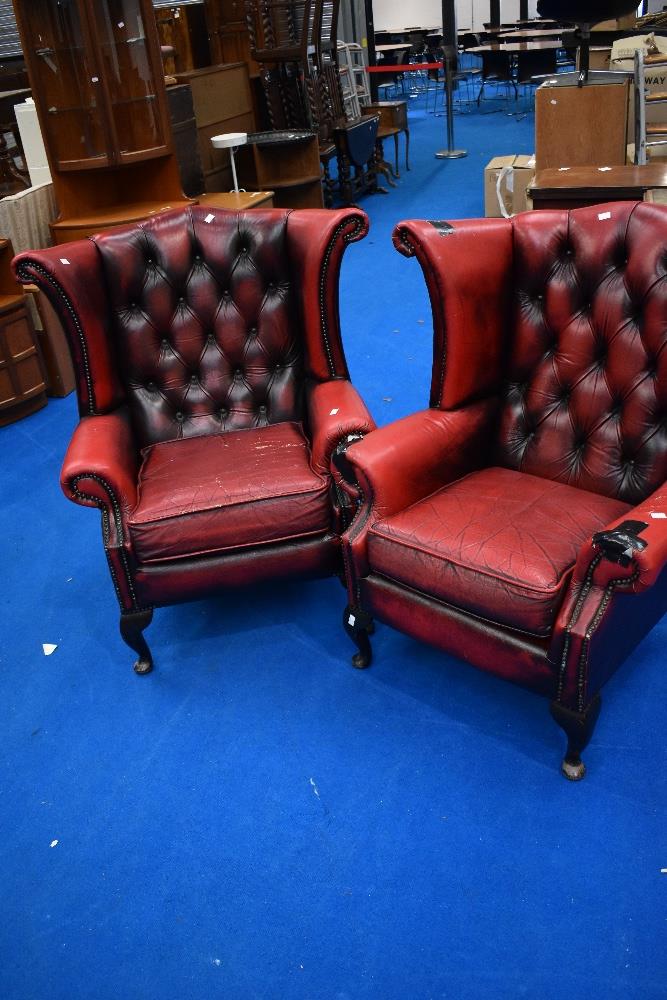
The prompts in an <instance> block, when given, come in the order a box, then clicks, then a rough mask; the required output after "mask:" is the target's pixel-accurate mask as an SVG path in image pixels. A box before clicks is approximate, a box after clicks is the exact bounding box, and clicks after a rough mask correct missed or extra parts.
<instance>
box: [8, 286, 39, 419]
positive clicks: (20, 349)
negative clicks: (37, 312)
mask: <svg viewBox="0 0 667 1000" xmlns="http://www.w3.org/2000/svg"><path fill="white" fill-rule="evenodd" d="M0 357H1V358H2V360H1V361H0V409H3V408H4V407H7V406H13V405H15V404H16V403H19V402H20V401H21V400H25V399H30V398H31V397H32V396H35V395H37V394H38V393H40V392H43V391H44V389H45V387H46V386H45V382H44V376H43V373H42V366H41V364H40V360H39V355H38V353H37V348H36V347H35V340H34V334H33V331H32V326H31V324H30V320H29V319H28V314H27V312H26V309H25V306H20V307H19V308H18V309H17V310H16V311H14V312H13V313H12V314H11V316H10V317H7V318H5V321H4V322H3V323H2V324H1V325H0Z"/></svg>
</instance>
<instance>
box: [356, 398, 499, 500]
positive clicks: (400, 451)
mask: <svg viewBox="0 0 667 1000" xmlns="http://www.w3.org/2000/svg"><path fill="white" fill-rule="evenodd" d="M495 412H496V400H495V399H493V400H483V401H481V402H479V403H474V404H472V405H470V406H466V407H464V408H463V409H460V410H452V411H443V410H434V409H430V410H420V411H419V412H417V413H412V414H410V416H408V417H403V419H401V420H396V421H395V422H394V423H392V424H388V425H387V426H386V427H380V428H379V429H378V430H376V431H374V432H373V434H370V435H369V436H368V437H367V438H364V439H363V440H362V441H355V442H354V443H353V444H351V445H350V446H349V448H348V449H347V450H346V452H345V458H346V461H347V464H348V467H349V468H351V470H352V472H353V474H354V475H355V477H356V482H357V483H358V485H359V487H360V488H361V492H362V494H363V495H364V499H365V500H366V501H367V502H368V503H371V504H372V506H373V508H374V511H375V514H376V515H377V516H378V517H387V516H389V515H391V514H395V513H396V512H397V511H399V510H404V509H405V508H406V507H409V506H410V505H411V504H413V503H416V502H417V501H418V500H422V499H423V498H424V497H426V496H428V495H429V494H430V493H433V492H434V491H435V490H437V489H439V488H440V487H442V486H445V485H446V484H447V483H450V482H453V480H455V479H458V478H459V477H460V476H464V475H466V473H468V472H471V471H472V470H473V469H477V468H480V467H481V466H482V465H484V463H485V461H486V458H487V453H486V452H487V448H488V440H489V436H488V434H487V433H486V432H487V430H488V427H489V423H490V421H491V419H492V418H493V415H494V414H495Z"/></svg>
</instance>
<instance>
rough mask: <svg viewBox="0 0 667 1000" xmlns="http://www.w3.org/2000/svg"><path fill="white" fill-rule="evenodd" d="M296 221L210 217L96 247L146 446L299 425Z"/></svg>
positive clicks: (278, 216) (157, 226)
mask: <svg viewBox="0 0 667 1000" xmlns="http://www.w3.org/2000/svg"><path fill="white" fill-rule="evenodd" d="M287 219H288V213H272V214H271V216H270V217H269V219H267V217H266V213H257V215H255V213H252V212H248V213H245V214H244V215H237V214H236V213H231V212H230V213H228V214H227V213H225V214H222V215H221V214H220V213H218V217H217V219H216V225H214V226H212V225H210V221H211V220H210V218H209V222H208V223H207V221H206V220H207V212H206V210H205V209H201V208H193V209H192V210H191V211H190V212H189V213H188V223H187V225H184V219H183V215H182V214H181V213H175V214H173V213H169V214H168V215H165V216H163V217H156V218H155V219H153V220H151V221H150V222H149V223H146V224H144V225H143V226H142V227H141V228H138V229H137V230H136V231H135V232H134V234H133V235H132V236H131V237H130V238H129V239H128V235H127V233H126V232H123V233H119V234H115V233H113V232H112V233H110V234H108V235H105V236H103V237H98V238H97V240H96V244H97V247H98V250H99V252H100V255H101V259H102V266H103V270H104V276H105V280H106V285H107V293H108V296H109V301H110V304H111V316H112V320H111V327H112V328H111V330H110V331H109V332H110V336H111V338H112V340H113V342H114V346H115V350H116V360H117V365H118V369H119V372H120V377H121V380H122V382H123V385H124V389H125V393H126V397H127V402H128V405H129V409H130V412H131V416H132V422H133V425H134V429H135V433H136V436H137V439H138V441H139V442H140V444H141V445H142V446H145V445H148V444H154V443H156V442H158V441H164V440H169V439H172V438H177V437H193V436H197V435H201V434H209V433H214V432H220V431H227V430H239V429H242V428H247V427H257V426H265V425H267V424H272V423H278V422H281V421H285V420H300V419H301V417H302V399H301V391H300V386H301V376H302V352H303V346H302V343H301V337H300V332H299V331H300V328H299V324H298V322H297V321H296V319H295V307H294V301H293V300H294V295H293V289H292V276H291V273H290V259H289V254H288V251H287V245H286V229H287Z"/></svg>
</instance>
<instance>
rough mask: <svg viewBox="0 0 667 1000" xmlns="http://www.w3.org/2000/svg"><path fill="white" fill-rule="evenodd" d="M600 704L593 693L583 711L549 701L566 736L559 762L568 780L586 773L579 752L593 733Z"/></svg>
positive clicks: (573, 779) (586, 744)
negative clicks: (565, 743)
mask: <svg viewBox="0 0 667 1000" xmlns="http://www.w3.org/2000/svg"><path fill="white" fill-rule="evenodd" d="M601 705H602V701H601V699H600V695H599V694H596V695H595V697H594V698H593V700H592V701H591V703H590V705H589V706H588V708H586V709H585V711H583V712H577V711H575V710H574V709H572V708H566V707H565V705H561V704H560V702H558V701H552V702H551V715H552V716H553V718H554V720H555V721H556V722H557V723H558V725H559V726H560V727H561V729H562V730H564V732H565V735H566V736H567V753H566V754H565V757H564V759H563V763H562V764H561V772H562V773H563V774H564V775H565V777H566V778H568V779H569V780H570V781H581V779H582V778H583V776H584V775H585V774H586V768H585V766H584V762H583V761H582V759H581V754H582V752H583V751H584V750H585V749H586V747H587V746H588V743H589V740H590V738H591V736H592V735H593V730H594V729H595V723H596V722H597V721H598V716H599V714H600V707H601Z"/></svg>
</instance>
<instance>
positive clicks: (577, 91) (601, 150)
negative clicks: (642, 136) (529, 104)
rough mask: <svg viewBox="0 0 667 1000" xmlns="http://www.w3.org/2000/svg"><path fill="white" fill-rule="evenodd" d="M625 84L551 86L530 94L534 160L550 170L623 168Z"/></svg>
mask: <svg viewBox="0 0 667 1000" xmlns="http://www.w3.org/2000/svg"><path fill="white" fill-rule="evenodd" d="M628 90H629V85H628V81H627V80H626V79H622V80H620V81H619V82H618V83H608V84H589V85H588V86H586V87H577V86H576V84H574V85H572V86H560V87H559V86H553V85H550V83H549V82H548V81H547V82H546V83H543V84H542V86H541V87H538V88H537V92H536V94H535V159H536V161H537V169H538V170H546V169H547V168H549V167H596V166H597V167H600V166H607V167H613V166H622V165H623V164H624V163H625V147H626V137H627V122H628Z"/></svg>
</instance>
